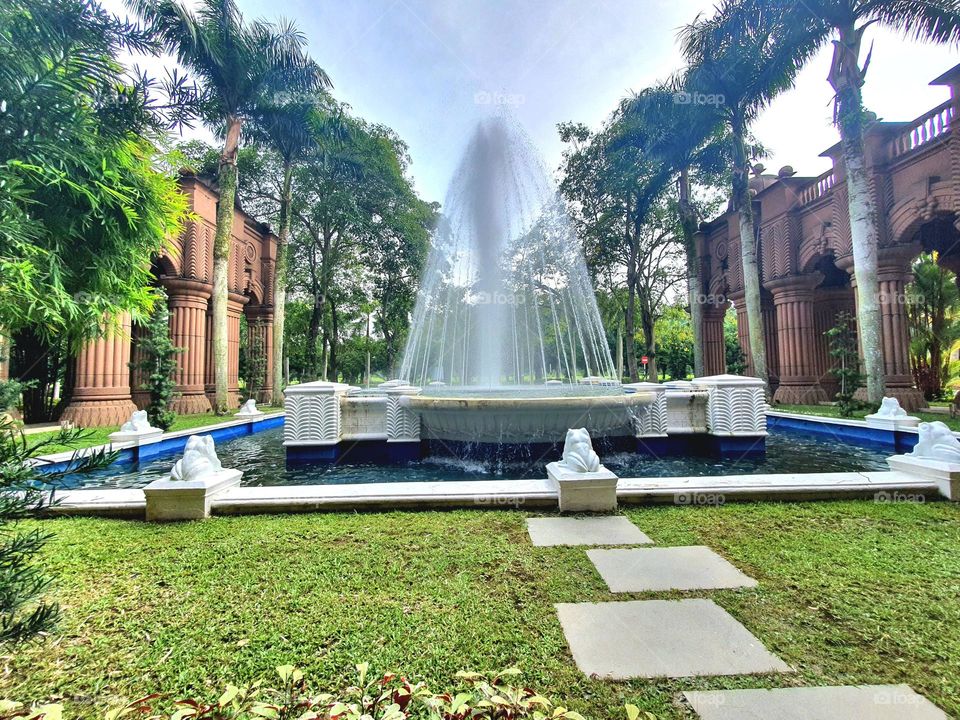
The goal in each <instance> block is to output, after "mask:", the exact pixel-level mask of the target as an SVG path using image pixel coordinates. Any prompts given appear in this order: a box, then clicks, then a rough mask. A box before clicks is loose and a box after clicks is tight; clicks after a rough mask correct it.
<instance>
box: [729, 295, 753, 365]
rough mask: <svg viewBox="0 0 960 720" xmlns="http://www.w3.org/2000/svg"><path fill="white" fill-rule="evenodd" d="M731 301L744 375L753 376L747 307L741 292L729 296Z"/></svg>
mask: <svg viewBox="0 0 960 720" xmlns="http://www.w3.org/2000/svg"><path fill="white" fill-rule="evenodd" d="M730 300H732V301H733V307H734V309H735V310H736V312H737V341H738V342H739V343H740V351H741V352H742V353H743V358H744V362H745V363H746V368H745V369H744V371H743V372H744V374H745V375H749V376H752V375H753V356H752V355H751V354H750V323H749V321H748V320H747V305H746V303H745V302H744V294H743V293H742V292H740V293H736V294H734V295H731V296H730Z"/></svg>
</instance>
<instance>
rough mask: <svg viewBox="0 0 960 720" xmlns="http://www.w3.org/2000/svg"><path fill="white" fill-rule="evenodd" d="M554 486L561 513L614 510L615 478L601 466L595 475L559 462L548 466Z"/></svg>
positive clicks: (615, 496) (548, 475) (548, 472)
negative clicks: (576, 470) (581, 471)
mask: <svg viewBox="0 0 960 720" xmlns="http://www.w3.org/2000/svg"><path fill="white" fill-rule="evenodd" d="M547 477H548V478H550V480H551V481H552V482H553V483H554V484H555V485H556V487H557V495H558V499H559V503H560V512H613V511H615V510H616V509H617V479H618V478H617V476H616V475H614V474H613V473H612V472H610V471H609V470H607V469H606V468H605V467H604V466H603V465H601V466H600V469H599V470H597V471H596V472H586V473H578V472H573V471H572V470H568V469H567V468H565V467H564V466H562V465H561V464H560V463H556V462H552V463H550V464H549V465H547Z"/></svg>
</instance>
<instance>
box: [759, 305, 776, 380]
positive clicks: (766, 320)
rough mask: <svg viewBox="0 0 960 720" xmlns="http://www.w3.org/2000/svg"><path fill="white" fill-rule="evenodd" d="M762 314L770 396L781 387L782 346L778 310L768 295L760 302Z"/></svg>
mask: <svg viewBox="0 0 960 720" xmlns="http://www.w3.org/2000/svg"><path fill="white" fill-rule="evenodd" d="M760 302H761V305H760V313H761V315H762V316H763V342H764V346H765V348H766V350H767V379H768V380H769V382H770V392H769V394H770V395H773V393H775V392H776V391H777V388H778V387H779V386H780V346H779V344H778V341H777V309H776V307H775V306H774V304H773V298H771V297H769V294H768V293H764V297H762V298H761V300H760Z"/></svg>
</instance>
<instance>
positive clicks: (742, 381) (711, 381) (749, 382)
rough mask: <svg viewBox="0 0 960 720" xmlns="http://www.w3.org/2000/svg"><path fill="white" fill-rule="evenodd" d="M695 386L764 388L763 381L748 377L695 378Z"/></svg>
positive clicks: (708, 376)
mask: <svg viewBox="0 0 960 720" xmlns="http://www.w3.org/2000/svg"><path fill="white" fill-rule="evenodd" d="M692 384H693V385H710V386H715V385H737V386H748V387H762V386H763V380H761V379H760V378H756V377H748V376H746V375H707V376H706V377H699V378H694V379H693V382H692Z"/></svg>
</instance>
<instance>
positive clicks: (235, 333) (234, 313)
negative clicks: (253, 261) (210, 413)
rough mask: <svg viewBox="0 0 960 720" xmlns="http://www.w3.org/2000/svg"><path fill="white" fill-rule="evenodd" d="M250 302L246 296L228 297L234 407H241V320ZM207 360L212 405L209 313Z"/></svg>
mask: <svg viewBox="0 0 960 720" xmlns="http://www.w3.org/2000/svg"><path fill="white" fill-rule="evenodd" d="M249 301H250V298H248V297H247V296H246V295H240V294H239V293H230V294H229V295H228V296H227V399H228V402H229V403H230V405H231V406H232V407H240V318H241V317H243V306H244V305H246V304H247V303H248V302H249ZM206 325H207V339H206V343H205V347H206V348H207V350H206V352H207V358H206V362H205V363H204V364H205V366H206V371H205V373H204V376H205V383H206V385H205V387H206V393H207V398H208V399H209V401H210V403H211V405H212V404H213V401H214V397H215V396H216V388H215V386H214V370H213V316H212V315H211V314H210V312H209V310H208V312H207V323H206Z"/></svg>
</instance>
